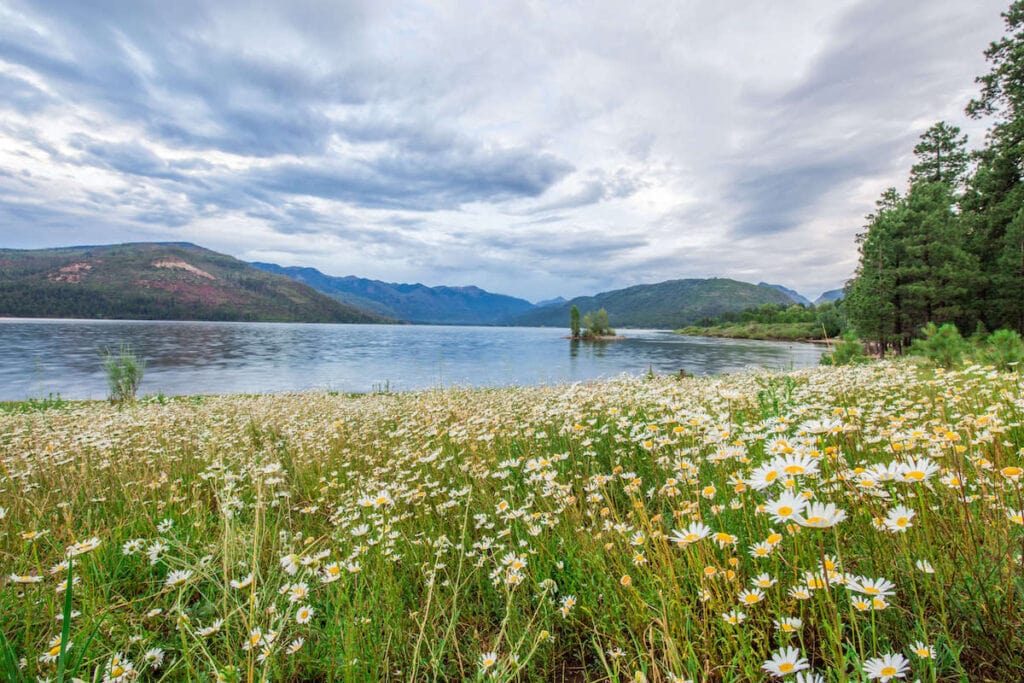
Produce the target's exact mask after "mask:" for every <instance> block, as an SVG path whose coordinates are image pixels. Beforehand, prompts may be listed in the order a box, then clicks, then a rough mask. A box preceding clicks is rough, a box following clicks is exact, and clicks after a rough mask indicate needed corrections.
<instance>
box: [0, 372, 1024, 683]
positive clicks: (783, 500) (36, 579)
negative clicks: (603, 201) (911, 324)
mask: <svg viewBox="0 0 1024 683" xmlns="http://www.w3.org/2000/svg"><path fill="white" fill-rule="evenodd" d="M1022 412H1024V392H1022V386H1021V377H1020V375H1019V374H1000V373H997V372H995V371H993V370H991V369H988V368H983V367H979V366H972V367H969V368H966V369H964V370H961V371H955V372H946V371H942V370H938V371H932V370H928V369H923V368H920V367H918V366H914V365H910V364H901V363H893V362H888V361H887V362H881V363H874V364H870V365H866V366H856V367H841V368H819V369H813V370H806V371H799V372H794V373H789V374H786V375H737V376H728V377H722V378H689V379H684V380H677V379H668V378H655V379H635V380H623V381H617V382H605V383H597V384H591V385H574V386H571V387H565V386H563V387H536V388H516V389H500V390H480V391H468V390H459V389H449V390H445V391H434V392H423V393H411V394H375V395H368V396H364V397H346V396H331V395H327V394H304V395H277V396H259V397H219V398H218V397H213V398H204V400H202V401H192V400H187V399H171V400H168V401H166V402H165V403H163V404H160V403H142V404H139V405H138V406H137V408H136V409H135V410H133V411H117V410H115V409H114V408H112V407H111V406H109V405H107V404H104V403H99V402H94V403H73V404H67V405H63V406H60V407H58V408H56V409H52V410H47V411H42V412H38V411H37V412H30V413H25V414H9V415H0V501H2V502H0V506H2V510H3V515H2V516H3V518H2V519H0V563H2V567H0V569H2V571H3V575H4V577H5V578H4V579H3V584H2V585H0V633H2V635H3V639H2V640H0V668H2V669H3V670H4V671H10V667H11V666H12V663H13V666H15V667H16V668H17V672H18V675H19V676H21V677H22V678H23V680H34V679H35V677H37V676H38V677H43V678H50V679H53V678H54V677H55V676H57V675H58V667H59V665H60V662H63V661H64V657H59V658H57V659H53V658H52V657H50V656H48V655H49V654H50V653H52V652H53V648H54V647H55V645H54V643H56V645H57V646H59V647H58V651H59V650H60V647H65V646H66V645H67V643H68V642H70V648H69V649H68V652H67V654H66V657H67V660H68V663H69V666H70V665H72V664H73V665H74V667H75V669H74V675H76V676H78V677H81V678H82V679H84V680H103V679H104V677H106V679H109V680H131V679H133V678H145V679H149V680H164V681H179V680H180V681H184V680H214V679H215V678H216V677H218V676H219V677H220V678H219V680H226V681H231V680H238V681H259V680H274V681H278V680H281V681H308V680H325V681H365V680H382V679H393V680H474V679H488V680H490V679H496V680H571V681H578V680H595V681H599V680H644V679H646V680H649V681H678V680H695V681H749V680H760V679H763V678H767V677H769V676H770V675H771V673H770V671H772V670H776V671H780V672H782V671H786V670H788V671H790V673H788V674H787V675H786V678H787V680H796V677H797V674H799V675H800V676H801V677H802V678H800V680H826V681H859V680H864V679H865V678H867V677H874V678H877V679H880V680H887V679H892V680H896V679H897V676H898V675H899V674H903V675H904V676H905V677H906V678H907V680H914V679H920V680H922V681H946V680H950V681H952V680H964V679H969V680H1019V679H1020V678H1021V673H1022V672H1024V647H1022V646H1024V638H1022V635H1021V634H1022V627H1024V624H1022V620H1024V617H1022V615H1024V610H1022V599H1024V578H1022V577H1024V572H1022V571H1021V553H1022V551H1024V533H1022V529H1024V526H1022V524H1024V517H1022V509H1024V501H1022V491H1021V486H1022V470H1021V459H1022V446H1024V432H1022V428H1021V419H1022ZM812 503H814V504H821V505H822V506H826V505H832V506H834V508H827V507H823V508H822V509H820V510H819V509H818V507H817V505H815V506H814V507H811V504H812ZM700 525H704V526H706V529H705V528H704V526H700ZM68 560H72V561H73V562H74V578H73V579H71V580H70V581H69V579H70V578H71V574H72V573H71V568H70V566H69V565H68V564H67V562H68ZM62 627H64V628H65V629H66V633H62ZM787 647H788V648H793V650H792V651H789V650H786V649H785V648H787ZM886 657H888V659H883V658H886ZM19 661H20V663H19ZM887 666H889V667H891V669H892V670H891V671H890V670H889V669H887V668H886V667H887ZM804 667H806V668H804ZM887 672H888V673H887ZM119 676H120V677H121V678H118V677H119ZM809 676H811V677H809ZM887 677H888V678H887Z"/></svg>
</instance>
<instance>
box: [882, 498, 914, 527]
mask: <svg viewBox="0 0 1024 683" xmlns="http://www.w3.org/2000/svg"><path fill="white" fill-rule="evenodd" d="M916 514H917V513H916V512H914V511H913V510H911V509H910V508H908V507H904V506H903V505H897V506H896V507H894V508H893V509H892V510H889V514H887V515H886V516H885V528H886V529H888V530H889V531H893V532H896V533H899V532H903V531H906V530H907V529H909V528H910V527H912V526H914V525H913V524H911V523H910V520H912V519H913V518H914V515H916Z"/></svg>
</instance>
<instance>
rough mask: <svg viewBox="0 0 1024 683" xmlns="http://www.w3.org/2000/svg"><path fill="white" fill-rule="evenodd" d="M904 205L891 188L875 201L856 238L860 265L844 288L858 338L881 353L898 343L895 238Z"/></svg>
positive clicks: (847, 312) (898, 263)
mask: <svg viewBox="0 0 1024 683" xmlns="http://www.w3.org/2000/svg"><path fill="white" fill-rule="evenodd" d="M904 204H905V201H904V199H903V197H901V196H900V194H899V192H897V191H896V188H894V187H891V188H889V189H888V190H886V191H885V193H883V194H882V198H881V199H879V200H878V202H877V205H876V206H877V210H876V212H875V213H873V214H870V215H868V217H867V221H868V222H867V225H866V226H865V230H864V232H862V233H860V234H859V235H857V244H858V248H859V250H860V263H859V265H858V266H857V272H856V274H855V275H854V277H853V279H852V280H851V281H850V282H849V284H848V285H847V295H846V299H845V303H844V307H845V310H846V314H847V317H848V318H849V320H850V324H851V325H852V326H853V328H854V329H855V330H856V331H857V334H858V335H860V337H861V338H862V339H864V340H866V341H869V342H873V344H874V345H875V346H876V347H877V350H878V351H879V352H880V353H881V352H884V351H885V349H886V348H888V347H889V346H890V345H891V344H896V343H897V342H898V339H899V334H898V330H899V324H898V321H899V317H900V316H899V300H898V296H897V282H898V277H897V274H898V269H899V265H900V259H899V253H898V239H897V238H898V233H899V232H900V227H899V224H900V223H901V222H902V220H903V219H902V213H903V212H904V211H905V207H904Z"/></svg>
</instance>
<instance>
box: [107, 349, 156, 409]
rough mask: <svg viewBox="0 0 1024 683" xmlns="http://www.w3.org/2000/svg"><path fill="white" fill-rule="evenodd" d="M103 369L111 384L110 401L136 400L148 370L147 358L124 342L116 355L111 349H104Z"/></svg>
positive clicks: (120, 402)
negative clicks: (143, 377) (143, 376)
mask: <svg viewBox="0 0 1024 683" xmlns="http://www.w3.org/2000/svg"><path fill="white" fill-rule="evenodd" d="M103 369H104V370H105V371H106V373H107V384H108V385H109V386H110V402H111V403H117V404H123V403H131V402H133V401H135V394H136V393H137V392H138V390H139V385H140V384H142V375H143V373H144V372H145V370H146V362H145V360H144V359H143V358H142V357H141V356H139V355H137V354H135V353H134V352H133V351H132V348H131V346H129V345H128V344H122V345H121V348H120V350H119V351H118V353H117V354H116V355H115V354H114V353H112V352H111V351H110V349H104V351H103Z"/></svg>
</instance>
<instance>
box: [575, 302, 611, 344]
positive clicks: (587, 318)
mask: <svg viewBox="0 0 1024 683" xmlns="http://www.w3.org/2000/svg"><path fill="white" fill-rule="evenodd" d="M583 327H585V328H586V329H585V330H584V332H583V338H584V339H587V338H593V337H605V336H611V335H614V334H615V330H613V329H612V328H610V327H608V311H606V310H604V309H603V308H601V309H599V310H597V311H590V312H588V313H586V314H585V315H584V316H583Z"/></svg>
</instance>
